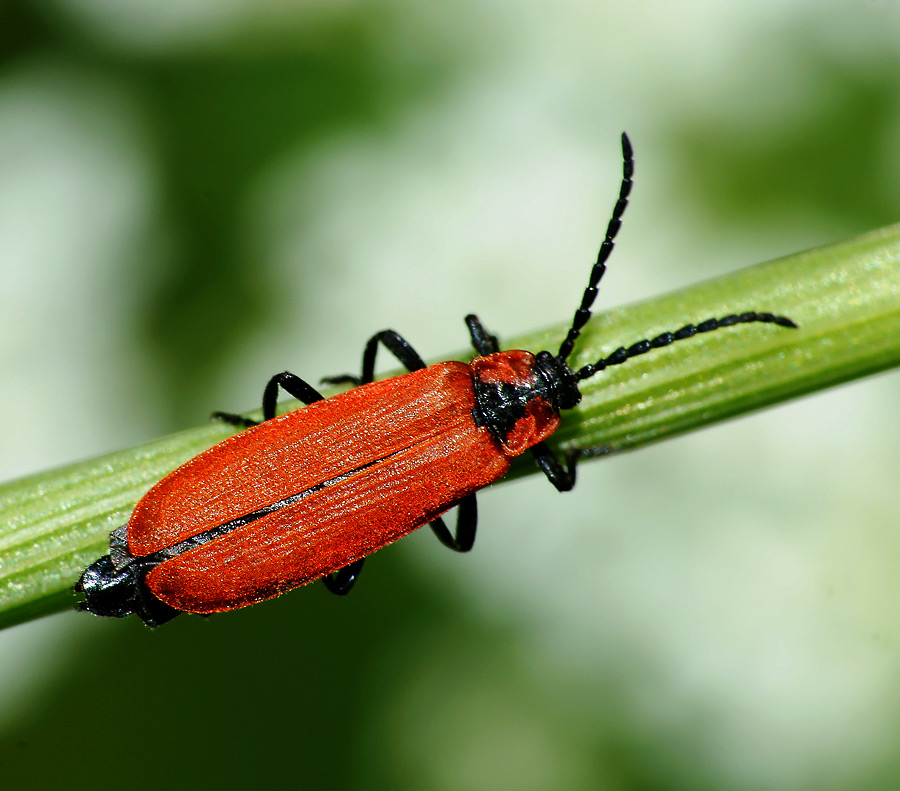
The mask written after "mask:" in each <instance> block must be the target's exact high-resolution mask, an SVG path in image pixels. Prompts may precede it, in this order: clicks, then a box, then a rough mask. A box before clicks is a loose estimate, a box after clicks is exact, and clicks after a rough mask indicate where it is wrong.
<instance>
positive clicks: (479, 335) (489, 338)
mask: <svg viewBox="0 0 900 791" xmlns="http://www.w3.org/2000/svg"><path fill="white" fill-rule="evenodd" d="M466 326H467V327H468V328H469V335H470V337H471V338H472V346H474V347H475V351H476V352H478V354H480V355H485V354H494V353H495V352H499V351H500V343H499V341H498V340H497V336H496V335H491V334H490V333H489V332H488V331H487V330H486V329H485V328H484V325H483V324H482V323H481V319H479V318H478V316H476V315H475V314H474V313H470V314H469V315H468V316H466Z"/></svg>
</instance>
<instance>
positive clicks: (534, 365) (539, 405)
mask: <svg viewBox="0 0 900 791" xmlns="http://www.w3.org/2000/svg"><path fill="white" fill-rule="evenodd" d="M471 365H472V373H473V379H474V383H475V409H474V410H473V416H474V418H475V423H476V424H477V425H479V426H484V427H485V428H487V429H488V431H490V432H491V434H493V435H494V437H495V438H496V439H497V441H498V442H499V443H500V445H501V446H502V447H503V450H504V452H505V453H506V454H507V455H509V456H518V455H519V454H520V453H523V452H524V451H526V450H527V449H528V448H530V447H532V446H533V445H536V444H537V443H538V442H541V441H542V440H544V439H546V438H547V437H549V436H550V435H551V434H552V433H553V432H554V431H556V429H557V427H558V426H559V410H560V409H569V408H570V407H573V406H575V404H577V403H578V402H579V401H580V400H581V394H580V393H579V392H578V384H577V381H576V379H575V375H574V373H573V372H572V370H571V369H570V368H569V366H568V365H566V363H565V362H564V361H562V360H559V359H558V358H556V357H554V356H553V355H552V354H550V352H540V354H537V355H534V354H532V353H531V352H526V351H522V350H514V351H507V352H497V353H495V354H488V355H485V356H484V357H476V358H475V359H474V360H472V363H471Z"/></svg>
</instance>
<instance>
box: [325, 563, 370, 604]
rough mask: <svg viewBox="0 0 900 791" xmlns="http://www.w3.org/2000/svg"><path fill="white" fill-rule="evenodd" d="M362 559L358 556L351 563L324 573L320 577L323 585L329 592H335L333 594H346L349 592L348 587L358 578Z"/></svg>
mask: <svg viewBox="0 0 900 791" xmlns="http://www.w3.org/2000/svg"><path fill="white" fill-rule="evenodd" d="M364 560H365V558H360V559H359V560H355V561H353V563H350V564H349V565H347V566H344V568H342V569H338V570H337V571H334V572H332V573H331V574H326V575H325V576H324V577H322V582H323V583H325V587H326V588H328V590H329V591H330V592H331V593H333V594H335V596H346V595H347V594H348V593H350V589H351V588H352V587H353V586H354V585H355V584H356V580H358V579H359V573H360V572H361V571H362V567H363V561H364Z"/></svg>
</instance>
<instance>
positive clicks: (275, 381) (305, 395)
mask: <svg viewBox="0 0 900 791" xmlns="http://www.w3.org/2000/svg"><path fill="white" fill-rule="evenodd" d="M279 387H280V388H281V389H282V390H284V391H285V392H286V393H287V394H288V395H292V396H293V397H294V398H296V399H298V400H300V401H302V402H303V403H304V404H306V405H307V406H309V405H310V404H312V403H315V402H316V401H321V400H322V398H323V396H322V394H321V393H320V392H319V391H318V390H316V389H315V388H314V387H313V386H312V385H311V384H309V383H308V382H306V381H304V380H303V379H301V378H300V377H299V376H295V375H294V374H292V373H291V372H290V371H282V372H281V373H280V374H275V376H273V377H272V378H271V379H270V380H269V381H268V382H267V383H266V389H265V390H263V400H262V409H263V420H271V419H272V418H273V417H275V405H276V403H277V402H278V388H279Z"/></svg>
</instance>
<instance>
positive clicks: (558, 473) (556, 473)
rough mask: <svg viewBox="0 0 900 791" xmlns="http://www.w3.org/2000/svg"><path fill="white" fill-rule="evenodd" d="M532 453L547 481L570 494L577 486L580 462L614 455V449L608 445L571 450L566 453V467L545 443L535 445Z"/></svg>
mask: <svg viewBox="0 0 900 791" xmlns="http://www.w3.org/2000/svg"><path fill="white" fill-rule="evenodd" d="M531 453H532V455H533V456H534V461H535V463H536V464H537V466H538V467H540V469H541V472H543V473H544V475H546V476H547V480H549V481H550V483H552V484H553V485H554V486H555V487H556V488H557V489H558V490H559V491H561V492H568V491H570V490H571V489H572V487H574V486H575V467H576V465H577V464H578V460H579V459H587V458H592V457H594V456H606V455H607V454H608V453H612V448H610V447H609V446H608V445H595V446H593V447H590V448H569V450H567V451H566V462H565V465H563V463H562V462H560V460H559V459H557V458H556V456H554V455H553V451H552V450H550V448H548V447H547V446H546V445H545V444H544V443H543V442H539V443H538V444H537V445H535V446H534V447H533V448H532V449H531Z"/></svg>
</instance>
